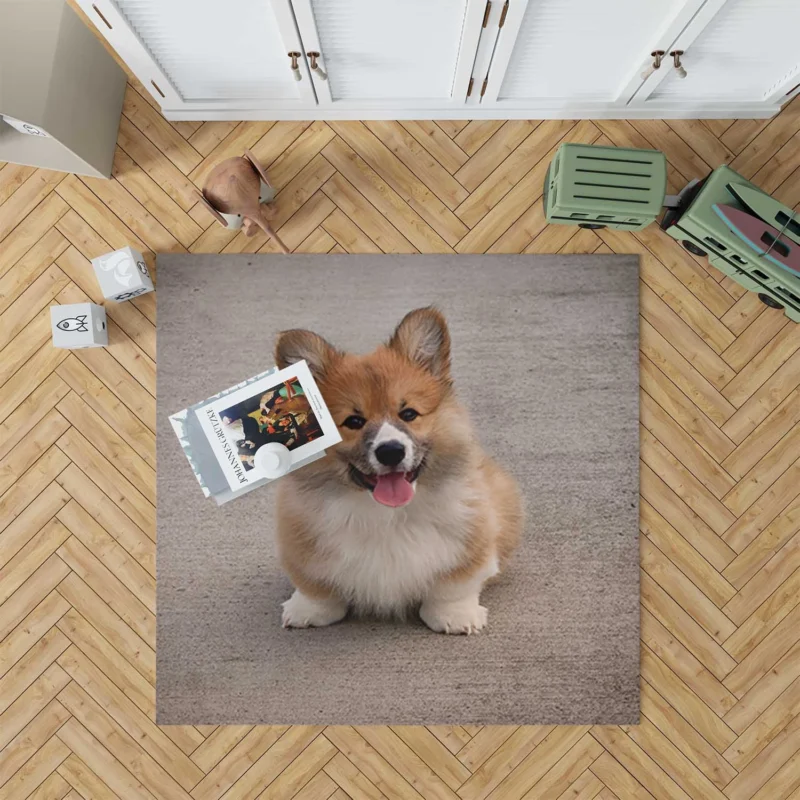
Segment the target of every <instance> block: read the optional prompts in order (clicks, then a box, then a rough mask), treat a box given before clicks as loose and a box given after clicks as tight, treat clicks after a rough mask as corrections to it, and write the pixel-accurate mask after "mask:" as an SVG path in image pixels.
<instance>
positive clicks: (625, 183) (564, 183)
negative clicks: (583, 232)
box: [544, 144, 667, 231]
mask: <svg viewBox="0 0 800 800" xmlns="http://www.w3.org/2000/svg"><path fill="white" fill-rule="evenodd" d="M666 189H667V160H666V158H665V157H664V154H663V153H662V152H660V151H658V150H634V149H628V148H624V147H600V146H598V145H591V144H562V145H561V147H559V148H558V152H557V153H556V155H555V158H554V159H553V160H552V161H551V162H550V166H549V168H548V170H547V175H546V177H545V180H544V208H545V216H546V218H547V221H548V222H551V223H553V222H555V223H560V224H562V225H578V226H580V227H582V228H605V227H608V228H617V229H619V230H626V231H638V230H641V229H642V228H644V227H646V226H647V225H649V224H650V223H651V222H655V219H656V217H657V216H658V215H659V213H661V207H662V205H663V203H664V196H665V193H666Z"/></svg>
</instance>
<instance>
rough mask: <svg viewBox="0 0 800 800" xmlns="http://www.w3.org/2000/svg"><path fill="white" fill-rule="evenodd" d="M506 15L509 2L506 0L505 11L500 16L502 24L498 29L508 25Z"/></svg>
mask: <svg viewBox="0 0 800 800" xmlns="http://www.w3.org/2000/svg"><path fill="white" fill-rule="evenodd" d="M506 14H508V0H506V4H505V5H504V6H503V11H502V13H501V14H500V23H499V25H498V26H497V27H498V28H502V27H503V25H505V24H506Z"/></svg>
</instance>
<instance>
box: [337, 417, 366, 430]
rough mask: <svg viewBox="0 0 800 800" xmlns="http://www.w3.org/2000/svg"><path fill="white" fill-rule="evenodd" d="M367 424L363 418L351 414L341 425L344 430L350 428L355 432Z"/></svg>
mask: <svg viewBox="0 0 800 800" xmlns="http://www.w3.org/2000/svg"><path fill="white" fill-rule="evenodd" d="M366 424H367V421H366V420H365V419H364V417H359V416H358V414H351V415H350V416H349V417H348V418H347V419H346V420H345V421H344V422H343V423H342V425H344V427H345V428H351V429H352V430H354V431H357V430H358V429H359V428H363V427H364V426H365V425H366Z"/></svg>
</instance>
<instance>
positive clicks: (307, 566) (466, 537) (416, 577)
mask: <svg viewBox="0 0 800 800" xmlns="http://www.w3.org/2000/svg"><path fill="white" fill-rule="evenodd" d="M275 354H276V361H277V363H278V365H279V366H280V367H281V368H283V367H286V366H288V365H290V364H293V363H295V362H297V361H301V360H305V361H306V362H307V363H308V365H309V368H310V369H311V372H312V374H313V375H314V378H315V379H316V381H317V383H318V386H319V389H320V392H321V393H322V396H323V397H324V398H325V402H326V403H327V405H328V408H329V409H330V412H331V414H332V415H333V419H334V420H335V421H336V424H337V425H338V426H339V429H340V431H341V434H342V441H341V442H340V443H339V444H337V445H335V446H334V447H332V448H331V449H330V450H328V453H327V455H326V457H325V458H322V459H319V460H318V461H315V462H313V463H311V464H308V465H306V466H304V467H303V468H302V469H300V470H297V471H295V472H292V473H291V474H290V475H287V476H286V477H285V478H284V479H283V480H282V481H281V487H280V491H279V493H278V505H277V515H278V548H279V552H280V557H281V562H282V565H283V567H284V569H285V570H286V572H287V574H288V575H289V577H290V579H291V580H292V583H293V584H294V586H295V591H294V594H293V595H292V596H291V598H290V599H289V600H287V601H286V602H285V603H284V604H283V625H284V627H289V628H305V627H309V626H323V625H331V624H332V623H334V622H338V621H339V620H341V619H342V618H343V617H344V616H345V615H346V614H347V612H348V610H351V611H353V612H354V613H356V614H377V615H380V616H400V617H402V616H404V615H405V614H406V612H407V611H408V610H409V609H411V608H415V607H418V608H419V615H420V617H421V618H422V620H423V622H425V624H426V625H427V626H428V627H429V628H431V629H432V630H434V631H439V632H442V633H466V634H469V633H474V632H476V631H479V630H481V629H482V628H483V627H484V626H485V625H486V620H487V610H486V608H484V607H483V606H482V605H481V604H480V594H481V589H482V588H483V585H484V583H485V582H486V581H487V580H488V579H489V578H492V577H493V576H495V575H497V574H498V572H499V571H500V569H501V568H502V567H503V565H504V564H505V562H506V561H507V559H508V557H509V556H510V555H511V552H512V551H513V550H514V548H515V547H516V545H517V542H518V540H519V537H520V531H521V528H522V521H523V510H522V500H521V496H520V492H519V488H518V487H517V484H516V482H515V481H514V479H513V478H512V477H511V476H510V475H509V474H508V473H506V472H505V471H504V470H503V469H502V468H501V467H500V466H499V465H498V464H497V463H496V462H495V461H493V460H492V459H491V458H490V457H489V456H488V455H487V454H486V453H484V452H483V450H482V449H481V447H480V445H479V444H478V442H477V440H476V437H475V434H474V432H473V429H472V426H471V424H470V421H469V418H468V415H467V412H466V410H465V409H464V408H463V407H462V406H461V405H460V404H459V402H458V400H457V399H456V396H455V392H454V389H453V386H452V382H451V377H450V334H449V332H448V329H447V324H446V322H445V319H444V317H443V316H442V314H441V313H440V312H439V311H437V310H436V309H434V308H421V309H417V310H416V311H412V312H410V313H409V314H407V315H406V316H405V317H404V319H403V320H402V322H401V323H400V324H399V325H398V326H397V329H396V330H395V332H394V334H393V335H392V337H391V339H390V340H389V342H388V343H387V344H385V345H382V346H380V347H378V349H377V350H375V351H374V352H372V353H370V354H369V355H364V356H359V355H353V354H350V353H344V352H341V351H339V350H337V349H336V348H335V347H334V346H333V345H331V344H329V343H328V342H327V341H325V339H323V338H322V337H321V336H318V335H317V334H315V333H312V332H311V331H306V330H290V331H284V332H283V333H281V334H280V336H279V338H278V342H277V346H276V350H275Z"/></svg>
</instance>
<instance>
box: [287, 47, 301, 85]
mask: <svg viewBox="0 0 800 800" xmlns="http://www.w3.org/2000/svg"><path fill="white" fill-rule="evenodd" d="M302 55H303V54H302V53H298V52H296V51H294V50H293V51H292V52H291V53H289V54H288V56H289V58H291V59H292V62H291V64H290V67H291V70H292V76H293V77H294V79H295V80H296V81H301V80H303V75H302V73H301V72H300V64H299V63H298V62H297V59H298V58H300V57H301V56H302Z"/></svg>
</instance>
